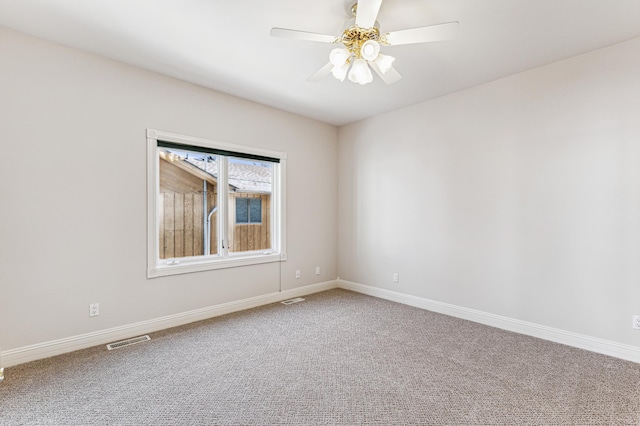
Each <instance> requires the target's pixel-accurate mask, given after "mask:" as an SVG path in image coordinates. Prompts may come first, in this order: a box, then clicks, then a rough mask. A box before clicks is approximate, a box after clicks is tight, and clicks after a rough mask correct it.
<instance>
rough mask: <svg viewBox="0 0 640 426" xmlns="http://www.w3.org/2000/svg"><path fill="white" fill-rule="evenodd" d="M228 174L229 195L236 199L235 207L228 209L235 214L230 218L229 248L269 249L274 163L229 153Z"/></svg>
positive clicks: (230, 249) (237, 249) (244, 249)
mask: <svg viewBox="0 0 640 426" xmlns="http://www.w3.org/2000/svg"><path fill="white" fill-rule="evenodd" d="M228 176H229V191H230V195H229V196H230V198H231V199H233V200H234V201H235V209H230V213H233V212H235V218H234V220H229V251H231V252H243V251H254V250H268V249H270V248H271V197H272V185H273V163H271V162H268V161H257V160H248V159H241V158H235V157H231V158H229V166H228ZM232 204H233V203H231V205H232ZM240 206H241V207H240ZM263 213H264V217H263Z"/></svg>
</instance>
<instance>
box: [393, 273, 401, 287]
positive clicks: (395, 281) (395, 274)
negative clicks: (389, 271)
mask: <svg viewBox="0 0 640 426" xmlns="http://www.w3.org/2000/svg"><path fill="white" fill-rule="evenodd" d="M399 281H400V277H399V276H398V273H397V272H394V274H393V282H394V283H396V284H397V283H398V282H399Z"/></svg>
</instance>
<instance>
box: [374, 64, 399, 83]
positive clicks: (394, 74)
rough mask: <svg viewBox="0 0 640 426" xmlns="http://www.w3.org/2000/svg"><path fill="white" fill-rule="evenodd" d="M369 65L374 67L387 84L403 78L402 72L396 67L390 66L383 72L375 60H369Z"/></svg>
mask: <svg viewBox="0 0 640 426" xmlns="http://www.w3.org/2000/svg"><path fill="white" fill-rule="evenodd" d="M369 65H370V66H371V68H373V70H374V71H375V72H376V74H378V77H380V79H381V80H382V81H384V82H385V83H386V84H393V83H395V82H396V81H398V80H400V79H401V78H402V76H401V75H400V73H399V72H398V71H396V69H395V68H394V67H391V68H389V70H388V71H387V72H386V73H382V71H380V67H378V65H376V64H375V62H369Z"/></svg>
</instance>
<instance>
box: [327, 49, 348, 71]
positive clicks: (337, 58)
mask: <svg viewBox="0 0 640 426" xmlns="http://www.w3.org/2000/svg"><path fill="white" fill-rule="evenodd" d="M349 56H351V52H349V50H347V49H341V48H336V49H333V50H332V51H331V53H330V54H329V62H331V65H333V66H334V67H340V66H342V65H344V64H345V63H346V62H347V59H349Z"/></svg>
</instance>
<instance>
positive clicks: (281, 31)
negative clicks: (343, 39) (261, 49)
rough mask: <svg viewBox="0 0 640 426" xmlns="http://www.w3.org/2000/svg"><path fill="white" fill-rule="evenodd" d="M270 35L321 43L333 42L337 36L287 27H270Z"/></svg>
mask: <svg viewBox="0 0 640 426" xmlns="http://www.w3.org/2000/svg"><path fill="white" fill-rule="evenodd" d="M270 34H271V37H282V38H292V39H296V40H306V41H318V42H321V43H335V42H336V41H337V40H338V37H336V36H332V35H327V34H318V33H310V32H307V31H298V30H289V29H287V28H271V33H270Z"/></svg>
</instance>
